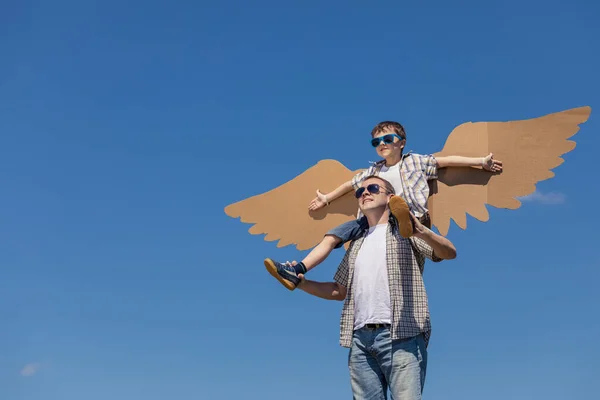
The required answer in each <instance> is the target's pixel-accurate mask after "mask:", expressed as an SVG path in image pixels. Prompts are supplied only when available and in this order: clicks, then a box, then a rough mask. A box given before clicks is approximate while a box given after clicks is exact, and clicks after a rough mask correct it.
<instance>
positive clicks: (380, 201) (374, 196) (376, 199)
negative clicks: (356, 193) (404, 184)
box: [358, 178, 392, 213]
mask: <svg viewBox="0 0 600 400" xmlns="http://www.w3.org/2000/svg"><path fill="white" fill-rule="evenodd" d="M370 185H377V186H378V187H377V186H370ZM361 188H364V191H363V192H362V194H361V196H360V197H359V198H358V207H359V208H360V210H361V211H362V212H363V213H364V212H365V211H368V210H373V209H378V208H382V207H386V206H387V204H388V202H389V199H390V197H391V196H392V195H391V194H390V193H388V192H387V190H386V189H385V186H384V184H383V182H382V181H381V180H379V179H376V178H371V179H367V180H366V181H364V182H363V183H362V185H361ZM375 192H378V193H375Z"/></svg>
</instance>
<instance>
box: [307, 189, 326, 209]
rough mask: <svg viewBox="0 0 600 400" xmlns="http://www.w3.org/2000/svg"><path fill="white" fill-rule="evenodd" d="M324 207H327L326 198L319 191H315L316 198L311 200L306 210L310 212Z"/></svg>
mask: <svg viewBox="0 0 600 400" xmlns="http://www.w3.org/2000/svg"><path fill="white" fill-rule="evenodd" d="M325 205H327V196H326V195H324V194H323V193H321V192H320V191H319V189H317V197H315V198H314V199H312V201H311V202H310V204H309V205H308V209H309V210H311V211H315V210H318V209H319V208H322V207H324V206H325Z"/></svg>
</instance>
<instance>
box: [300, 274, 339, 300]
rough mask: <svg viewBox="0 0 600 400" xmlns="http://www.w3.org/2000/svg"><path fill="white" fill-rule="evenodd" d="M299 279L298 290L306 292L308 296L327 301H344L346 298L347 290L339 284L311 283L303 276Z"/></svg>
mask: <svg viewBox="0 0 600 400" xmlns="http://www.w3.org/2000/svg"><path fill="white" fill-rule="evenodd" d="M299 278H300V279H301V281H300V283H299V284H298V289H301V290H304V291H305V292H306V293H308V294H312V295H313V296H316V297H320V298H322V299H325V300H339V301H342V300H344V299H345V298H346V293H347V290H346V288H345V287H344V286H342V285H340V284H339V283H337V282H315V281H309V280H306V279H304V276H303V275H302V274H299Z"/></svg>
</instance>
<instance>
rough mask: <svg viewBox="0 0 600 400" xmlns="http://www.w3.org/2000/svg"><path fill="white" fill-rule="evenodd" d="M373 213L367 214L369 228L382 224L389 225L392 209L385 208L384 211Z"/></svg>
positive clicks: (372, 211) (373, 211)
mask: <svg viewBox="0 0 600 400" xmlns="http://www.w3.org/2000/svg"><path fill="white" fill-rule="evenodd" d="M370 211H371V212H369V213H367V214H365V217H367V222H368V223H369V228H373V227H375V226H377V225H380V224H387V222H388V220H389V219H390V209H389V208H387V207H386V208H385V209H382V210H370Z"/></svg>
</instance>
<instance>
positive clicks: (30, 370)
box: [21, 362, 42, 376]
mask: <svg viewBox="0 0 600 400" xmlns="http://www.w3.org/2000/svg"><path fill="white" fill-rule="evenodd" d="M41 366H42V364H40V363H39V362H35V363H29V364H27V365H26V366H24V367H23V369H22V370H21V376H33V375H35V374H36V372H38V371H39V369H40V368H41Z"/></svg>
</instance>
